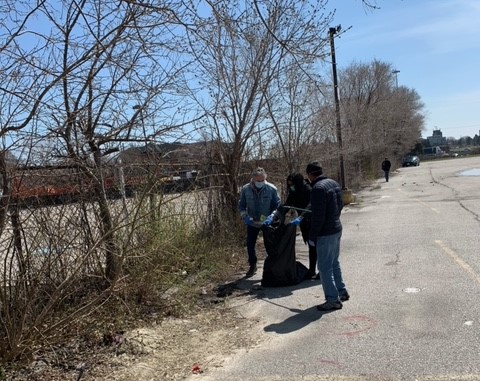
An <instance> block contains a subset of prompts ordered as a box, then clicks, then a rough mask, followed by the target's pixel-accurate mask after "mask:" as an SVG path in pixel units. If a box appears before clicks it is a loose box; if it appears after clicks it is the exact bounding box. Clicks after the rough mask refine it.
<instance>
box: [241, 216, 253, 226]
mask: <svg viewBox="0 0 480 381" xmlns="http://www.w3.org/2000/svg"><path fill="white" fill-rule="evenodd" d="M243 223H244V224H245V225H250V226H253V218H252V217H250V216H248V215H245V216H243Z"/></svg>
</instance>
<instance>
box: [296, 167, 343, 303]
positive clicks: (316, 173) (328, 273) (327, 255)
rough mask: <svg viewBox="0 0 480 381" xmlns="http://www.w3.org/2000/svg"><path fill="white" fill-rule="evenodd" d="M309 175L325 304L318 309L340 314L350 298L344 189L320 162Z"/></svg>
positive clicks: (312, 234)
mask: <svg viewBox="0 0 480 381" xmlns="http://www.w3.org/2000/svg"><path fill="white" fill-rule="evenodd" d="M306 172H307V175H308V179H309V180H310V184H311V186H312V193H311V196H310V204H311V209H312V221H311V227H310V235H309V244H310V245H312V246H315V247H316V249H317V266H318V270H319V273H320V279H321V281H322V287H323V293H324V294H325V303H323V304H320V305H319V306H317V309H318V310H319V311H330V310H339V309H341V308H342V307H343V305H342V301H346V300H348V299H349V298H350V296H349V295H348V292H347V289H346V287H345V283H344V281H343V278H342V270H341V268H340V262H339V256H340V239H341V237H342V223H341V222H340V214H341V212H342V208H343V200H342V190H341V189H340V185H339V184H338V183H337V182H336V181H334V180H332V179H329V178H328V177H327V176H325V175H323V170H322V167H321V166H320V165H319V164H318V162H312V163H310V164H308V165H307V171H306Z"/></svg>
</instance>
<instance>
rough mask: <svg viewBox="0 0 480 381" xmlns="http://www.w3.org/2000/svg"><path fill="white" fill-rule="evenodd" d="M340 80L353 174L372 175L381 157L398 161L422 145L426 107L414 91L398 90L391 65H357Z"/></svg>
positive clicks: (344, 73) (375, 62)
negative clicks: (418, 145) (416, 146)
mask: <svg viewBox="0 0 480 381" xmlns="http://www.w3.org/2000/svg"><path fill="white" fill-rule="evenodd" d="M340 77H341V81H340V91H341V109H342V126H343V127H342V130H343V134H344V139H345V141H344V142H345V144H344V147H345V148H346V156H347V158H348V161H349V162H350V163H351V166H352V167H351V169H352V171H353V172H355V173H362V171H363V172H365V174H368V173H371V171H375V169H376V168H377V167H378V161H379V160H380V158H381V157H384V156H391V157H392V158H394V157H397V158H398V157H399V156H401V155H403V154H404V153H406V152H408V151H409V150H410V149H411V148H412V147H413V146H414V145H415V144H416V143H417V142H418V140H419V139H420V135H421V130H422V128H423V115H422V108H423V104H422V103H421V102H420V98H419V96H418V94H417V93H416V92H415V91H414V90H411V89H408V88H406V87H397V86H396V83H395V77H394V73H393V69H392V66H391V65H389V64H387V63H384V62H380V61H373V62H371V63H369V64H359V63H353V64H352V65H350V66H349V67H348V68H346V69H345V70H343V71H342V72H341V74H340ZM374 173H375V172H374Z"/></svg>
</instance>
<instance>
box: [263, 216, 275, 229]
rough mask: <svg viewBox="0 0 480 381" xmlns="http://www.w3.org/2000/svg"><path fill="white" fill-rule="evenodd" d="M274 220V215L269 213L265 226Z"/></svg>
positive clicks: (264, 222)
mask: <svg viewBox="0 0 480 381" xmlns="http://www.w3.org/2000/svg"><path fill="white" fill-rule="evenodd" d="M272 222H273V215H271V214H270V215H269V216H268V217H267V218H265V221H263V224H262V225H263V226H270V225H271V224H272Z"/></svg>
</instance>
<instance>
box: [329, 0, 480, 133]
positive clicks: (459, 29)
mask: <svg viewBox="0 0 480 381" xmlns="http://www.w3.org/2000/svg"><path fill="white" fill-rule="evenodd" d="M370 2H371V3H374V2H375V0H370ZM376 5H377V6H378V7H379V8H380V9H376V10H373V11H371V10H367V9H366V8H365V7H364V6H363V5H362V1H361V0H330V2H329V8H330V9H333V8H335V9H336V16H335V21H334V25H332V26H336V25H338V24H340V25H341V26H342V29H343V30H345V29H347V28H348V27H349V26H351V27H352V28H351V29H350V30H348V31H347V32H346V33H344V34H342V35H341V36H340V37H336V38H335V52H336V60H337V65H338V68H339V69H341V68H342V67H344V66H348V65H349V64H350V63H352V62H353V61H356V62H362V63H368V62H371V61H372V60H374V59H378V60H380V61H384V62H387V63H390V64H392V65H393V66H394V68H396V69H397V70H399V71H400V72H399V73H398V74H397V78H398V85H399V86H401V85H403V86H407V87H409V88H413V89H415V90H416V91H417V93H418V94H419V95H420V97H421V100H422V102H423V103H424V104H425V110H424V111H425V115H426V118H425V130H424V131H423V133H422V136H423V137H427V136H431V135H432V132H433V130H434V129H440V130H441V131H442V132H443V136H445V137H450V136H452V137H454V138H456V139H458V138H460V137H462V136H470V137H473V136H474V135H475V134H479V130H480V65H479V64H480V59H479V58H480V1H478V0H376Z"/></svg>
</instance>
